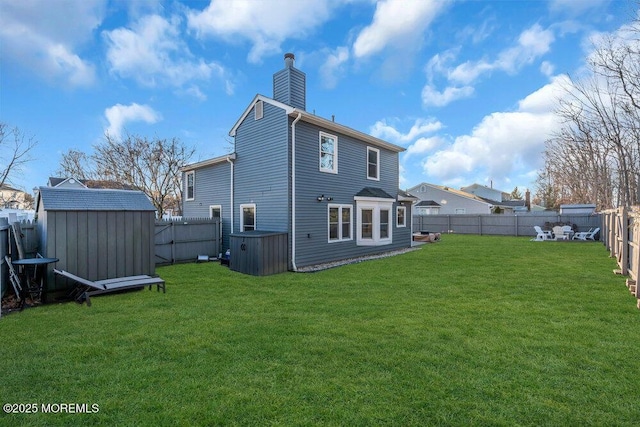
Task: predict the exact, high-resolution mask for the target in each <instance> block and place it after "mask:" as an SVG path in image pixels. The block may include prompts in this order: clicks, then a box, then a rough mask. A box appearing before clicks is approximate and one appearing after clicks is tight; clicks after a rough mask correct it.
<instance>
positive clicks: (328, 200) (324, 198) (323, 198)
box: [316, 194, 333, 202]
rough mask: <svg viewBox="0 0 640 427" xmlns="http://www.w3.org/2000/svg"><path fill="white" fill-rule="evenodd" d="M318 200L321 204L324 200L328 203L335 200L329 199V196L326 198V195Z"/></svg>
mask: <svg viewBox="0 0 640 427" xmlns="http://www.w3.org/2000/svg"><path fill="white" fill-rule="evenodd" d="M316 200H317V201H319V202H322V201H324V200H326V201H327V202H330V201H332V200H333V197H329V196H326V197H325V195H324V194H323V195H322V196H318V197H316Z"/></svg>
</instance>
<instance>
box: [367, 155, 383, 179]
mask: <svg viewBox="0 0 640 427" xmlns="http://www.w3.org/2000/svg"><path fill="white" fill-rule="evenodd" d="M367 179H373V180H375V181H380V150H378V149H377V148H371V147H367Z"/></svg>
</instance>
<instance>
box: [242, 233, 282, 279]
mask: <svg viewBox="0 0 640 427" xmlns="http://www.w3.org/2000/svg"><path fill="white" fill-rule="evenodd" d="M230 237H231V240H230V243H231V259H230V262H229V267H230V268H231V269H232V270H234V271H238V272H240V273H245V274H251V275H253V276H268V275H270V274H276V273H282V272H284V271H287V270H288V269H289V243H288V242H289V238H288V235H287V233H280V232H274V231H260V230H253V231H244V232H242V233H233V234H231V235H230Z"/></svg>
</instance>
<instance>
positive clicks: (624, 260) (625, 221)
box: [618, 207, 629, 276]
mask: <svg viewBox="0 0 640 427" xmlns="http://www.w3.org/2000/svg"><path fill="white" fill-rule="evenodd" d="M621 209H622V212H621V218H620V230H619V232H620V234H621V235H622V236H621V237H620V245H621V247H620V254H619V255H618V263H619V264H620V268H621V270H622V275H623V276H626V275H627V274H628V273H629V271H628V268H629V213H628V211H627V208H626V207H622V208H621Z"/></svg>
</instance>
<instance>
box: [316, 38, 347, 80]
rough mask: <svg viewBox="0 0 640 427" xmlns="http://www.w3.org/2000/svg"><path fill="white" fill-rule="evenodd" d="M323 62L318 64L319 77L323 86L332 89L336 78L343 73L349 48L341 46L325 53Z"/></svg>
mask: <svg viewBox="0 0 640 427" xmlns="http://www.w3.org/2000/svg"><path fill="white" fill-rule="evenodd" d="M326 56H327V58H326V60H325V62H324V63H323V64H322V65H321V66H320V78H321V79H322V83H323V85H324V87H326V88H328V89H333V88H334V87H336V85H337V84H338V79H339V78H340V77H341V76H342V75H344V73H345V69H344V68H345V63H346V62H347V61H348V60H349V49H348V48H347V47H344V46H341V47H338V48H336V49H335V50H333V51H330V52H328V53H327V54H326Z"/></svg>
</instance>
